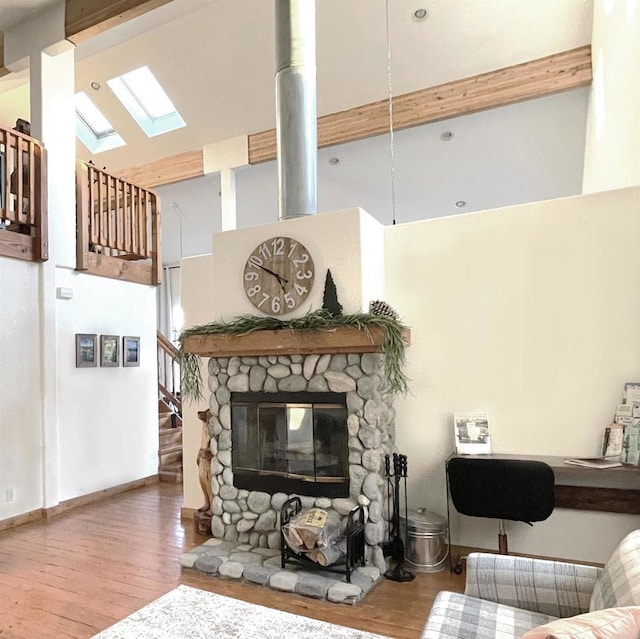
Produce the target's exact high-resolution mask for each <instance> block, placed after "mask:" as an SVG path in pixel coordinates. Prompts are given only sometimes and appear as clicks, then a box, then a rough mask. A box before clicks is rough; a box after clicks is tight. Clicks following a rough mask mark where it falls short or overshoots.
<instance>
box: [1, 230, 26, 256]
mask: <svg viewBox="0 0 640 639" xmlns="http://www.w3.org/2000/svg"><path fill="white" fill-rule="evenodd" d="M0 255H4V256H5V257H14V258H16V259H18V260H25V261H27V262H33V261H34V256H35V251H34V250H33V238H32V237H31V236H30V235H24V234H23V233H16V232H14V231H7V230H0Z"/></svg>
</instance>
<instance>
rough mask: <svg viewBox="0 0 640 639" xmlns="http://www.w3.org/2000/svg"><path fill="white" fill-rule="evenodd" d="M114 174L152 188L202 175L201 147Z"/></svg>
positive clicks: (138, 184)
mask: <svg viewBox="0 0 640 639" xmlns="http://www.w3.org/2000/svg"><path fill="white" fill-rule="evenodd" d="M115 175H117V176H118V177H121V178H122V179H124V180H127V182H132V183H133V184H136V185H137V186H145V187H147V188H152V187H154V186H159V185H160V184H170V183H171V182H180V181H181V180H188V179H190V178H194V177H201V176H202V175H204V162H203V156H202V149H199V150H197V151H186V152H185V153H179V154H178V155H172V156H171V157H168V158H162V159H160V160H156V161H155V162H149V163H148V164H142V165H140V166H136V167H132V168H130V169H124V170H122V171H115Z"/></svg>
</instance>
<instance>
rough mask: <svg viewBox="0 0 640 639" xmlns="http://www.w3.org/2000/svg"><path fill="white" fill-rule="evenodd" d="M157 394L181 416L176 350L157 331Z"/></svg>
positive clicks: (178, 367) (178, 368) (178, 365)
mask: <svg viewBox="0 0 640 639" xmlns="http://www.w3.org/2000/svg"><path fill="white" fill-rule="evenodd" d="M158 393H159V394H160V397H161V398H162V399H163V400H164V401H165V402H166V403H167V404H169V405H173V406H175V408H176V410H177V411H178V413H180V415H182V402H181V401H180V364H179V363H178V349H177V348H176V347H175V346H174V345H173V344H172V343H171V342H170V341H169V340H168V339H167V338H166V337H165V336H164V335H163V334H162V333H160V332H159V331H158Z"/></svg>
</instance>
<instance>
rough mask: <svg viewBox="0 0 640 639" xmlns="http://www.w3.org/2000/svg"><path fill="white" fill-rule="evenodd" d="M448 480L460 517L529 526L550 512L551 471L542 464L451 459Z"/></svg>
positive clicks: (470, 458) (502, 460) (482, 459)
mask: <svg viewBox="0 0 640 639" xmlns="http://www.w3.org/2000/svg"><path fill="white" fill-rule="evenodd" d="M447 477H448V481H449V491H450V494H451V500H452V501H453V505H454V506H455V508H456V510H457V511H458V512H460V513H462V514H463V515H469V516H471V517H491V518H494V519H509V520H512V521H525V522H527V523H531V522H532V521H542V520H544V519H546V518H547V517H549V515H550V514H551V513H552V512H553V507H554V503H555V502H554V493H553V487H554V476H553V470H551V467H550V466H549V465H547V464H545V463H543V462H539V461H524V460H521V459H487V458H473V457H454V458H453V459H450V460H449V462H448V463H447Z"/></svg>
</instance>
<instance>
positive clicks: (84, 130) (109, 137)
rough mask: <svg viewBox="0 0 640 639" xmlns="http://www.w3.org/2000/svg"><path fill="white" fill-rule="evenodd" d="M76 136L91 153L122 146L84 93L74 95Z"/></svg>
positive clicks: (114, 132) (120, 140)
mask: <svg viewBox="0 0 640 639" xmlns="http://www.w3.org/2000/svg"><path fill="white" fill-rule="evenodd" d="M74 101H75V107H76V135H77V136H78V139H79V140H80V141H81V142H82V143H83V144H84V145H85V146H86V147H87V148H88V149H89V151H91V152H92V153H100V152H101V151H107V150H109V149H115V148H116V147H118V146H123V145H124V143H125V142H124V140H123V139H122V138H121V137H120V136H119V135H118V134H117V133H116V130H115V129H114V128H113V126H112V124H111V122H109V120H107V118H105V117H104V115H102V112H101V111H100V109H98V107H97V106H96V105H95V104H94V103H93V102H92V101H91V100H90V99H89V97H88V96H87V94H86V93H84V91H81V92H80V93H76V94H75V98H74Z"/></svg>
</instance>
